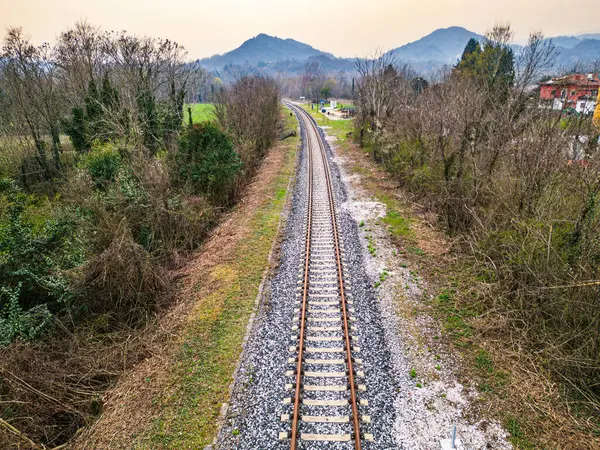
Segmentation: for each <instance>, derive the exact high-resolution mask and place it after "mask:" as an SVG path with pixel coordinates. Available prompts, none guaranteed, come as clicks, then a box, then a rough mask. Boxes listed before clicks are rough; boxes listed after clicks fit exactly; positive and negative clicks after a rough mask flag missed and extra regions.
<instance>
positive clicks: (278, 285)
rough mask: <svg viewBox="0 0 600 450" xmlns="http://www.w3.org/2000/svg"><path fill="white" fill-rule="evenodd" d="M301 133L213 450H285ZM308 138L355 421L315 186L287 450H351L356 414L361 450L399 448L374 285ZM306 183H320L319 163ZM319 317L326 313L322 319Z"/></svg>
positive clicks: (302, 241) (295, 314)
mask: <svg viewBox="0 0 600 450" xmlns="http://www.w3.org/2000/svg"><path fill="white" fill-rule="evenodd" d="M307 120H308V119H307ZM307 125H308V126H310V124H309V123H306V125H305V124H304V123H303V122H301V129H302V133H303V146H304V147H303V149H302V152H300V155H299V162H298V168H297V175H296V182H295V187H294V194H293V197H292V199H291V202H290V209H289V212H288V216H287V223H286V227H285V234H284V236H283V240H282V245H281V248H280V249H279V265H278V267H277V268H276V269H275V270H274V272H273V274H272V276H271V277H270V279H269V280H268V281H267V289H266V290H265V293H264V295H263V297H262V298H261V299H260V300H259V307H258V311H257V316H256V319H255V321H254V324H253V326H252V329H251V331H250V333H249V336H248V341H247V343H246V346H245V349H244V353H243V356H242V359H241V362H240V366H239V369H238V371H237V373H236V378H235V382H234V385H233V389H232V397H231V401H230V404H229V405H228V408H227V411H226V413H225V414H224V417H225V420H224V423H223V426H222V428H221V431H220V433H219V436H218V438H217V440H216V441H215V443H214V448H216V449H217V448H218V449H253V450H255V449H259V448H260V449H289V448H291V436H292V421H293V416H294V402H295V398H296V395H295V390H296V378H297V375H298V370H297V359H296V358H298V350H299V328H300V324H301V323H300V314H301V308H302V294H303V289H304V284H305V273H304V270H305V259H306V233H307V214H308V207H307V205H308V181H309V180H308V178H309V175H308V159H309V158H308V150H309V149H308V142H307V141H308V139H307V138H306V134H305V133H306V128H308V126H307ZM316 132H317V133H318V134H319V136H320V138H321V139H322V143H323V145H324V152H325V158H326V159H325V161H326V163H327V164H328V168H329V171H330V178H331V187H330V189H331V193H332V196H333V198H334V202H335V211H336V225H337V227H338V235H339V237H340V242H339V247H340V251H341V257H342V259H343V261H342V277H343V280H344V288H345V289H346V290H347V292H345V294H346V295H345V297H346V298H345V301H346V307H347V314H348V332H349V335H350V337H351V363H352V364H353V367H352V374H353V377H354V378H355V379H354V383H353V385H354V387H355V390H356V399H357V410H358V414H355V413H354V412H353V408H352V403H351V399H350V392H349V390H350V384H349V371H348V364H347V360H348V358H347V353H346V349H345V348H344V347H345V336H344V324H343V319H342V315H341V310H340V308H341V306H342V304H341V303H340V292H339V291H340V286H339V273H337V268H336V263H335V257H336V256H335V249H334V245H332V241H331V216H330V215H329V216H328V215H327V214H326V211H327V209H328V208H329V204H328V200H327V197H326V196H325V197H323V196H322V195H321V194H323V191H324V190H325V191H326V185H325V184H324V181H317V183H316V184H315V186H314V192H313V194H317V195H316V197H315V199H316V201H315V203H314V204H313V212H314V211H318V216H319V217H316V216H315V220H314V222H313V226H312V240H311V245H312V248H311V253H310V256H311V261H310V270H309V272H308V294H309V295H308V307H307V311H306V319H307V320H306V322H305V324H306V327H307V328H306V331H305V333H306V334H305V338H306V345H305V346H304V349H305V353H304V355H303V363H302V368H301V383H302V387H301V395H300V408H299V414H298V416H299V418H300V419H301V420H300V422H299V424H298V429H297V430H296V437H297V442H296V445H297V448H298V449H355V448H356V440H355V432H354V426H353V422H354V417H355V416H356V418H357V420H358V422H359V435H360V437H362V439H361V448H364V449H369V450H370V449H391V448H399V447H398V445H397V442H396V440H395V438H394V436H393V434H394V433H393V432H392V428H393V423H394V410H395V407H394V401H395V399H396V398H397V395H398V388H399V382H398V380H399V378H401V376H402V375H401V374H399V373H394V367H393V365H392V363H391V357H390V353H389V350H388V346H387V344H386V342H385V332H384V330H383V327H382V320H381V317H380V312H379V308H378V306H377V301H376V298H375V295H374V292H373V288H372V285H373V281H372V280H369V278H368V277H367V275H366V273H365V270H364V267H365V263H364V258H365V255H364V248H363V247H364V244H363V243H362V242H361V241H360V239H359V234H358V225H357V223H356V221H355V220H353V219H352V218H351V217H350V214H349V213H348V211H346V210H345V209H344V202H345V201H346V197H347V193H346V189H345V187H344V185H343V183H342V182H341V180H340V175H339V171H338V169H337V167H336V165H335V164H334V163H333V154H332V152H331V149H330V148H329V146H328V144H327V142H326V141H325V139H324V136H323V134H322V131H321V130H319V129H317V130H316ZM313 133H314V131H313ZM312 139H313V141H314V140H315V139H316V135H314V134H313V137H312ZM313 150H314V149H313ZM315 155H318V153H313V157H314V156H315ZM317 172H319V173H317ZM313 175H314V176H315V178H319V179H320V178H322V176H323V175H324V173H323V165H322V164H321V168H320V169H315V172H314V174H313ZM317 197H318V198H317ZM313 294H314V295H313ZM328 310H329V311H330V312H326V311H328ZM323 319H325V320H323ZM342 389H343V390H342Z"/></svg>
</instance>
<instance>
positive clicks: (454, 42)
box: [390, 27, 483, 63]
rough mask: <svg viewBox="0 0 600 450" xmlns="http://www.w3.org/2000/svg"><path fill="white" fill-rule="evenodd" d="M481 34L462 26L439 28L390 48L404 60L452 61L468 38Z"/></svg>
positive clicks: (458, 56)
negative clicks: (415, 39) (412, 40)
mask: <svg viewBox="0 0 600 450" xmlns="http://www.w3.org/2000/svg"><path fill="white" fill-rule="evenodd" d="M471 38H475V39H477V40H482V39H483V36H482V35H480V34H477V33H474V32H472V31H469V30H467V29H466V28H462V27H450V28H440V29H438V30H435V31H434V32H432V33H430V34H428V35H427V36H424V37H422V38H421V39H419V40H417V41H414V42H410V43H408V44H405V45H403V46H401V47H398V48H395V49H393V50H390V52H393V53H394V55H395V56H396V58H397V59H398V60H400V61H405V62H425V61H436V62H441V63H454V62H456V60H457V59H458V58H460V55H461V54H462V52H463V50H464V48H465V45H466V44H467V42H468V41H469V39H471Z"/></svg>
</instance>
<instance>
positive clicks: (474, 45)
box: [460, 38, 481, 61]
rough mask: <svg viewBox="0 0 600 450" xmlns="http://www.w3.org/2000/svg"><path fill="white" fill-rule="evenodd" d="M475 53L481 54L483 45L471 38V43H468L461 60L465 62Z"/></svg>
mask: <svg viewBox="0 0 600 450" xmlns="http://www.w3.org/2000/svg"><path fill="white" fill-rule="evenodd" d="M474 53H475V54H479V53H481V45H479V41H478V40H477V39H475V38H471V39H469V42H467V45H466V46H465V49H464V51H463V54H462V57H461V58H460V60H461V61H465V60H466V59H468V58H469V57H470V56H471V55H472V54H474Z"/></svg>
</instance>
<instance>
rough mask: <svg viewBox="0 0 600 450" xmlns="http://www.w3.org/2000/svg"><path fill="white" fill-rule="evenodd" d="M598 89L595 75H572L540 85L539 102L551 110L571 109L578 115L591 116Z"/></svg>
mask: <svg viewBox="0 0 600 450" xmlns="http://www.w3.org/2000/svg"><path fill="white" fill-rule="evenodd" d="M599 87H600V79H599V78H598V74H597V73H590V74H581V73H574V74H571V75H565V76H563V77H559V78H552V79H551V80H549V81H545V82H543V83H540V100H542V101H544V102H547V103H548V105H551V107H552V109H567V108H573V109H574V110H576V111H577V112H578V113H583V114H592V113H593V112H594V109H595V108H596V99H597V98H598V88H599ZM549 107H550V106H549Z"/></svg>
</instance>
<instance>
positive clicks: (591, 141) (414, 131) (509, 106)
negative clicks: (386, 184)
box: [355, 26, 600, 404]
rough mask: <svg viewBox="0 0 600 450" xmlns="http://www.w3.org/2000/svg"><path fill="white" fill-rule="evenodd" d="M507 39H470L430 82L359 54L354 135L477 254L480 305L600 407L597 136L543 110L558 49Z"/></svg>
mask: <svg viewBox="0 0 600 450" xmlns="http://www.w3.org/2000/svg"><path fill="white" fill-rule="evenodd" d="M512 37H513V33H512V31H511V29H510V27H504V26H498V27H495V28H494V29H493V30H492V31H490V32H489V33H487V34H486V36H485V39H484V40H483V41H482V42H478V41H476V40H471V41H469V43H468V44H467V46H466V48H465V50H464V53H463V54H462V57H461V58H460V60H459V61H458V62H457V64H456V65H455V66H454V67H452V68H450V69H449V70H447V71H445V72H444V73H442V74H440V76H439V80H438V81H436V82H435V83H430V84H429V83H422V82H420V81H418V78H415V74H414V73H412V71H411V70H410V67H408V66H403V65H401V64H398V63H397V62H396V61H395V60H394V57H393V55H390V54H386V55H380V56H379V57H378V58H374V59H365V60H361V61H359V62H358V63H357V70H358V72H359V74H360V76H359V78H358V79H357V83H356V89H357V92H356V104H357V107H358V114H357V117H356V119H355V137H356V139H357V140H358V141H359V142H360V144H361V145H362V146H363V148H364V149H365V150H367V151H369V152H370V153H371V154H372V156H373V158H374V159H375V160H376V161H377V162H379V163H380V164H382V165H384V166H385V167H386V168H387V170H389V171H390V173H391V174H393V176H394V177H395V178H396V179H397V180H398V181H399V182H400V183H401V185H402V186H403V188H404V189H405V190H406V191H407V192H408V193H409V194H410V195H411V196H412V198H414V199H415V201H416V202H418V203H419V204H420V205H422V206H423V207H424V208H425V209H426V210H428V211H430V212H434V213H435V214H436V217H437V218H438V226H439V227H440V228H442V229H445V230H446V231H447V233H449V234H450V235H452V236H453V237H454V238H455V239H456V241H457V242H458V243H459V244H460V247H461V248H462V251H464V252H465V254H469V255H471V256H472V257H473V258H474V259H475V260H476V264H475V272H476V273H475V275H476V276H477V277H478V278H479V279H481V280H484V281H485V282H486V283H489V285H490V286H493V288H494V289H493V293H492V295H489V296H487V297H486V298H485V299H482V303H483V304H484V305H485V311H495V312H500V314H501V315H502V316H504V317H505V318H506V319H507V323H508V324H510V326H512V327H514V329H518V330H520V334H519V335H520V336H521V338H522V340H521V341H519V345H523V344H524V345H528V346H530V348H532V349H533V350H534V352H535V353H536V354H537V355H540V358H539V360H540V361H541V364H542V365H543V366H544V367H545V368H546V369H547V370H549V371H552V372H554V373H555V374H558V376H559V378H560V379H561V380H568V382H569V383H570V385H571V386H575V387H576V389H578V390H579V392H584V393H585V394H584V395H585V396H587V398H594V399H595V401H596V402H597V401H598V398H600V386H599V385H598V382H597V380H598V379H600V364H599V361H600V340H599V335H598V330H600V304H599V300H598V299H599V297H598V281H596V280H597V279H598V271H599V270H600V265H599V261H600V242H599V241H598V235H599V232H600V221H599V216H598V194H599V192H600V176H599V175H598V170H597V167H596V166H597V164H598V137H599V136H598V135H599V130H598V129H597V128H595V127H594V126H593V124H592V120H591V118H589V117H584V116H578V115H569V114H568V113H566V112H564V111H552V110H550V109H547V108H544V107H541V106H542V105H540V102H539V93H538V91H536V90H535V89H532V88H531V87H532V86H534V87H535V85H536V83H537V82H538V81H539V79H540V78H541V77H542V76H543V75H545V74H547V73H548V72H549V71H550V70H551V67H552V64H553V61H554V58H555V49H554V48H553V46H552V44H551V42H549V41H547V40H544V38H543V36H542V34H541V33H534V34H532V35H531V36H530V38H529V42H528V44H527V46H526V47H525V48H524V50H523V51H522V52H521V53H520V54H518V55H515V54H514V52H513V50H512V48H511V46H510V43H511V41H512ZM485 311H483V312H485ZM596 404H597V403H596Z"/></svg>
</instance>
